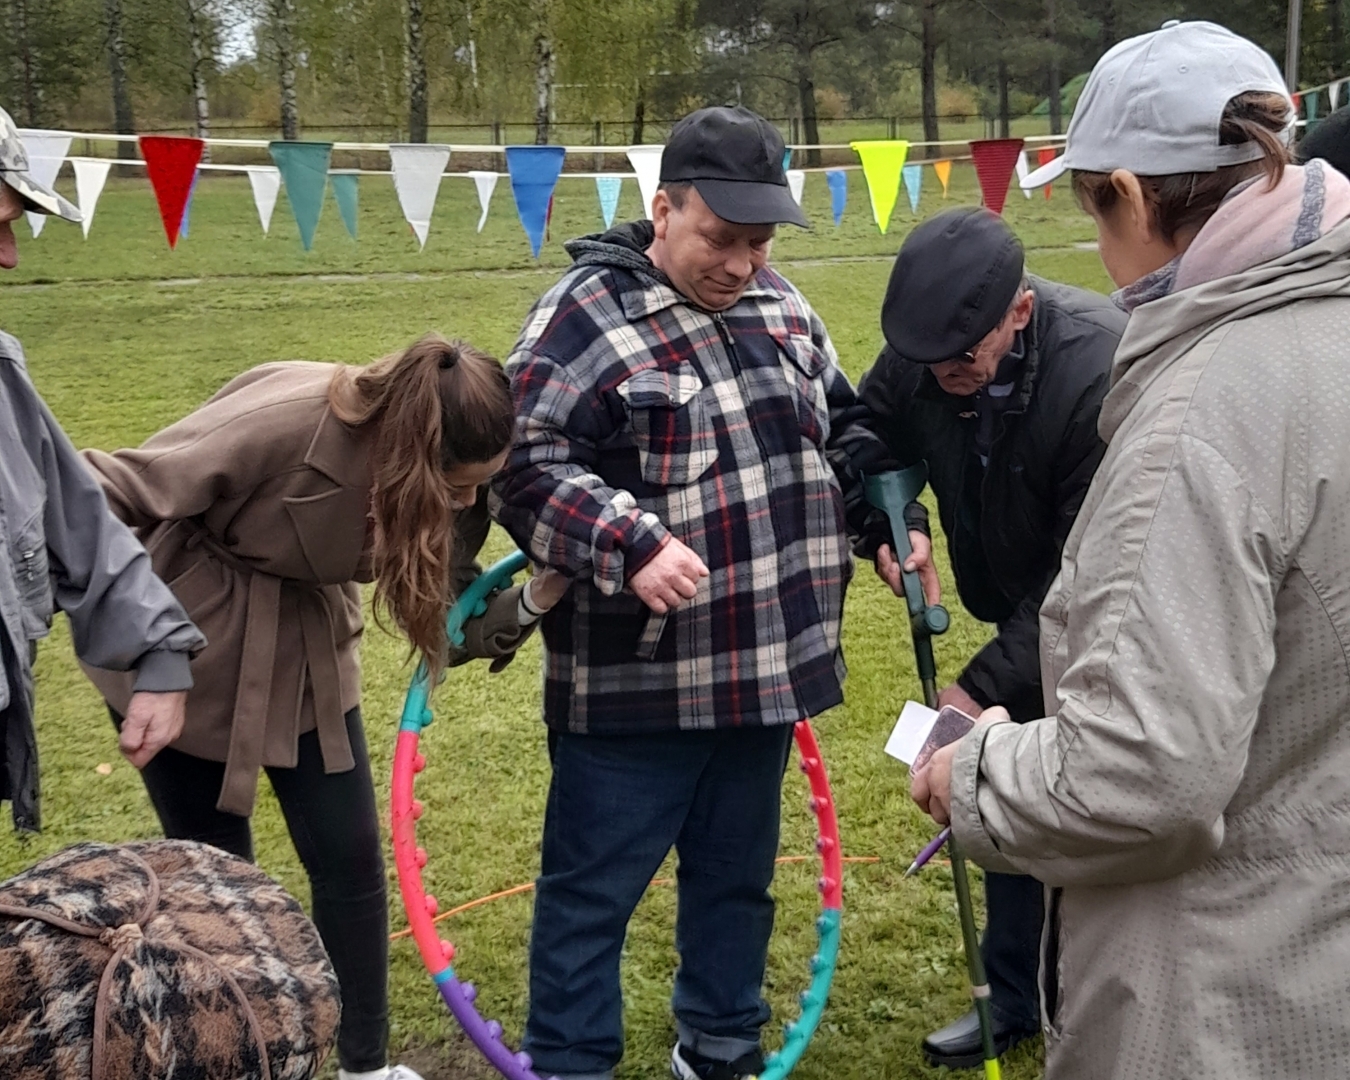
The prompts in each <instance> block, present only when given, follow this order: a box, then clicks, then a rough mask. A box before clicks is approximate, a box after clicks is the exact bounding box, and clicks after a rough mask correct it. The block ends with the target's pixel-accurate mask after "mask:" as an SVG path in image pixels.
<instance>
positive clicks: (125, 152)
mask: <svg viewBox="0 0 1350 1080" xmlns="http://www.w3.org/2000/svg"><path fill="white" fill-rule="evenodd" d="M103 13H104V16H105V17H106V18H107V21H108V73H109V74H110V75H111V77H112V100H113V130H114V131H115V132H117V134H119V135H134V134H136V118H135V116H134V115H132V111H131V85H130V83H129V81H128V79H127V41H126V36H125V35H124V34H123V32H122V0H104V3H103ZM117 156H118V157H119V158H128V159H132V160H134V159H135V157H136V144H135V143H131V142H120V143H118V144H117Z"/></svg>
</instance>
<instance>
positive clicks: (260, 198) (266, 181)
mask: <svg viewBox="0 0 1350 1080" xmlns="http://www.w3.org/2000/svg"><path fill="white" fill-rule="evenodd" d="M248 182H249V186H250V187H252V188H253V205H254V206H256V207H257V208H258V221H259V222H261V223H262V230H263V235H264V236H266V235H267V230H268V229H269V228H271V226H272V211H273V210H275V209H276V205H277V192H279V191H280V190H281V170H279V169H274V168H273V167H272V166H271V165H254V166H253V167H252V168H250V169H249V170H248Z"/></svg>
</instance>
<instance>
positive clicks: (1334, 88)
mask: <svg viewBox="0 0 1350 1080" xmlns="http://www.w3.org/2000/svg"><path fill="white" fill-rule="evenodd" d="M1341 81H1342V82H1344V80H1341ZM1327 98H1328V99H1329V100H1330V101H1331V111H1332V112H1335V111H1336V103H1337V102H1338V101H1340V99H1341V84H1340V83H1339V82H1334V83H1332V84H1331V85H1330V86H1328V87H1327Z"/></svg>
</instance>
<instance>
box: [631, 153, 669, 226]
mask: <svg viewBox="0 0 1350 1080" xmlns="http://www.w3.org/2000/svg"><path fill="white" fill-rule="evenodd" d="M664 149H665V147H664V146H630V147H629V148H628V160H629V162H630V163H631V164H632V166H633V171H634V172H635V173H637V182H638V189H639V190H640V191H641V192H642V206H643V208H644V209H645V211H646V213H647V217H648V219H650V218H651V216H652V199H654V198H655V197H656V189H657V188H658V187H659V186H660V184H661V151H662V150H664Z"/></svg>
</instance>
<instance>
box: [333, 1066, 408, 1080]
mask: <svg viewBox="0 0 1350 1080" xmlns="http://www.w3.org/2000/svg"><path fill="white" fill-rule="evenodd" d="M338 1080H422V1076H421V1074H420V1073H417V1072H414V1071H413V1070H412V1069H410V1068H408V1066H406V1065H394V1066H393V1067H390V1066H388V1065H386V1066H384V1067H383V1068H381V1069H371V1070H370V1072H359V1073H354V1072H348V1071H347V1070H346V1069H339V1070H338Z"/></svg>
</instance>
